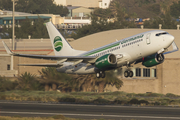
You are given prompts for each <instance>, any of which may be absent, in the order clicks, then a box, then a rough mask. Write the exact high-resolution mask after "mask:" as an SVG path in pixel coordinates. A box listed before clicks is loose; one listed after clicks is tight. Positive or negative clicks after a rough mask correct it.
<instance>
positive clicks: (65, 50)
mask: <svg viewBox="0 0 180 120" xmlns="http://www.w3.org/2000/svg"><path fill="white" fill-rule="evenodd" d="M46 27H47V31H48V34H49V37H50V40H51V43H52V47H53V50H54V53H55V56H48V55H29V54H18V53H14V52H12V51H11V50H10V49H9V48H8V46H7V45H6V44H5V42H4V41H3V45H4V47H5V49H6V51H7V53H8V54H9V55H13V56H19V57H28V58H36V59H48V60H53V61H57V63H48V64H19V66H41V67H56V70H57V71H58V72H62V73H68V74H96V77H97V78H104V77H105V71H108V70H115V69H118V68H121V67H123V66H126V67H127V68H129V67H131V65H132V64H134V65H135V64H138V63H142V65H143V66H146V67H152V66H156V65H158V64H161V63H163V61H164V59H165V58H164V54H168V53H172V52H175V51H178V47H177V46H176V44H175V42H174V37H173V36H172V35H170V34H169V33H167V32H166V31H163V30H152V31H148V32H144V33H140V34H137V35H134V36H131V37H128V38H125V39H122V40H119V41H116V42H114V43H111V44H108V45H105V46H102V47H99V48H96V49H93V50H90V51H80V50H75V49H73V48H72V47H71V45H70V44H69V43H68V42H67V41H66V39H65V38H64V37H63V36H62V34H61V33H60V32H59V31H58V30H57V29H56V27H55V26H54V25H53V24H52V22H47V23H46ZM171 45H172V47H173V50H172V51H168V48H169V47H170V46H171ZM124 76H125V77H133V71H132V70H131V69H128V70H126V71H125V72H124Z"/></svg>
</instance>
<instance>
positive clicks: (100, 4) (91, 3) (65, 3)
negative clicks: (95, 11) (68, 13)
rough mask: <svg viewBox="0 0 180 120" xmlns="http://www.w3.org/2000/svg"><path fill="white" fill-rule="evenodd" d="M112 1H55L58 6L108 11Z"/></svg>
mask: <svg viewBox="0 0 180 120" xmlns="http://www.w3.org/2000/svg"><path fill="white" fill-rule="evenodd" d="M111 1H112V0H54V2H55V3H56V4H58V5H63V6H68V5H71V6H82V7H87V8H89V7H91V8H96V7H99V8H103V9H106V8H108V7H109V5H110V2H111Z"/></svg>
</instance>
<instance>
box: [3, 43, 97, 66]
mask: <svg viewBox="0 0 180 120" xmlns="http://www.w3.org/2000/svg"><path fill="white" fill-rule="evenodd" d="M2 43H3V45H4V48H5V49H6V52H7V53H8V54H9V55H13V56H19V57H27V58H36V59H46V60H55V61H58V63H62V62H65V61H70V62H74V65H75V64H78V63H80V62H84V63H94V62H95V61H96V59H97V57H95V56H48V55H31V54H18V53H14V52H12V51H11V50H10V49H9V48H8V46H7V45H6V43H5V42H4V41H2ZM58 63H57V64H58ZM40 66H41V65H40Z"/></svg>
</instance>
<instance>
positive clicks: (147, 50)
mask: <svg viewBox="0 0 180 120" xmlns="http://www.w3.org/2000/svg"><path fill="white" fill-rule="evenodd" d="M173 40H174V37H173V36H172V35H170V34H168V33H167V32H165V31H162V30H154V31H149V32H144V33H140V34H137V35H134V36H131V37H128V38H125V39H123V40H119V41H117V42H114V43H111V44H108V45H106V46H102V47H100V48H97V49H93V50H91V51H88V52H85V53H83V54H80V55H79V56H97V57H100V56H103V55H105V54H109V53H112V54H114V55H116V56H117V57H118V55H120V56H121V55H122V56H123V57H122V58H120V59H117V67H121V66H123V65H127V64H130V63H133V62H135V61H136V60H139V59H141V58H143V57H147V56H149V55H152V54H155V53H158V51H161V50H163V49H166V48H168V47H169V46H170V45H171V44H172V42H173ZM57 71H59V72H65V73H75V74H87V73H95V71H96V67H95V66H94V65H89V66H88V65H87V64H86V63H79V64H77V65H75V66H74V65H73V63H71V62H64V63H63V66H62V67H60V68H57Z"/></svg>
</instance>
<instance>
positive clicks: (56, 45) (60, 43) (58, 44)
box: [54, 41, 63, 47]
mask: <svg viewBox="0 0 180 120" xmlns="http://www.w3.org/2000/svg"><path fill="white" fill-rule="evenodd" d="M58 46H63V44H62V42H59V41H58V42H56V43H55V44H54V47H58Z"/></svg>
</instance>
